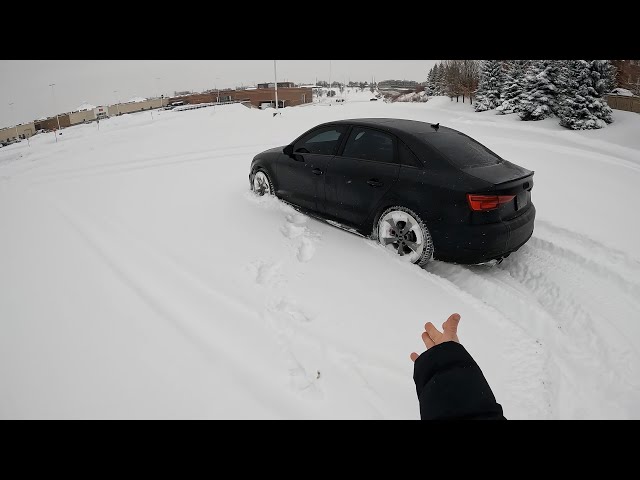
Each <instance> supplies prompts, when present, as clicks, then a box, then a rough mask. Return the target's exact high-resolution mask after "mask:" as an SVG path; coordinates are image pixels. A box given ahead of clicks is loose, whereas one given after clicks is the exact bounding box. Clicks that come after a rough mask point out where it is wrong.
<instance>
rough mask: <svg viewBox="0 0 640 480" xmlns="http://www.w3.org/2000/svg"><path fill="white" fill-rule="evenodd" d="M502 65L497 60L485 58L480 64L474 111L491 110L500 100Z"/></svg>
mask: <svg viewBox="0 0 640 480" xmlns="http://www.w3.org/2000/svg"><path fill="white" fill-rule="evenodd" d="M502 84H503V78H502V65H501V62H500V61H499V60H485V61H484V62H482V64H481V66H480V83H479V84H478V90H477V91H476V103H475V104H474V108H475V110H476V112H484V111H486V110H493V109H494V108H496V107H498V106H499V105H500V104H501V102H500V92H501V90H502Z"/></svg>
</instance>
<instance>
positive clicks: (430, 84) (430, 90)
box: [424, 65, 436, 95]
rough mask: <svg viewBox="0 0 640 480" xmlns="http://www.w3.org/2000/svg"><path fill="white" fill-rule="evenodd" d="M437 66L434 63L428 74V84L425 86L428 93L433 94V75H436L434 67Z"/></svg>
mask: <svg viewBox="0 0 640 480" xmlns="http://www.w3.org/2000/svg"><path fill="white" fill-rule="evenodd" d="M435 67H436V65H434V66H433V67H431V68H430V69H429V74H428V75H427V84H426V86H425V89H424V90H425V92H427V95H433V94H434V93H433V76H434V68H435Z"/></svg>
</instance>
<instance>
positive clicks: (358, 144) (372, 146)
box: [342, 127, 397, 163]
mask: <svg viewBox="0 0 640 480" xmlns="http://www.w3.org/2000/svg"><path fill="white" fill-rule="evenodd" d="M342 156H343V157H353V158H362V159H364V160H373V161H375V162H383V163H397V162H396V160H395V155H394V150H393V137H392V136H391V135H389V134H387V133H384V132H380V131H378V130H373V129H370V128H363V127H353V129H352V130H351V134H350V135H349V138H348V140H347V143H346V145H345V146H344V152H343V153H342Z"/></svg>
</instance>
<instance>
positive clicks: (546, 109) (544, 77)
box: [518, 60, 560, 120]
mask: <svg viewBox="0 0 640 480" xmlns="http://www.w3.org/2000/svg"><path fill="white" fill-rule="evenodd" d="M559 67H560V62H559V61H558V60H534V61H532V62H531V64H530V65H529V68H528V69H527V73H526V74H525V76H524V80H523V82H522V86H523V92H522V94H521V95H520V97H519V105H518V115H519V116H520V118H521V119H522V120H542V119H543V118H547V117H550V116H551V115H553V114H555V113H556V112H557V110H558V98H557V97H558V90H559V84H560V76H559V73H560V72H559Z"/></svg>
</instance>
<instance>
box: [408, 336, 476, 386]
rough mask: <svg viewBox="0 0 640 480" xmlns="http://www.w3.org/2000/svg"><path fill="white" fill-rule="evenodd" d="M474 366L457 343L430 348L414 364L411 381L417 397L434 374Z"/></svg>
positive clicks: (467, 353)
mask: <svg viewBox="0 0 640 480" xmlns="http://www.w3.org/2000/svg"><path fill="white" fill-rule="evenodd" d="M475 365H476V362H475V360H474V359H473V358H472V357H471V355H469V352H467V350H466V349H465V348H464V347H463V346H462V345H461V344H459V343H458V342H454V341H448V342H443V343H440V344H439V345H436V346H434V347H431V348H430V349H429V350H427V351H426V352H423V353H422V355H420V356H419V357H418V358H417V359H416V361H415V363H414V367H413V381H414V382H415V383H416V390H417V392H418V397H419V396H420V392H422V389H423V388H424V386H425V385H426V384H427V383H428V382H429V380H431V377H433V375H434V374H435V373H443V372H444V371H446V370H448V369H450V368H452V367H463V368H465V367H471V366H475Z"/></svg>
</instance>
